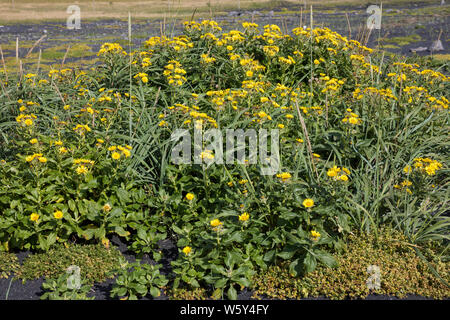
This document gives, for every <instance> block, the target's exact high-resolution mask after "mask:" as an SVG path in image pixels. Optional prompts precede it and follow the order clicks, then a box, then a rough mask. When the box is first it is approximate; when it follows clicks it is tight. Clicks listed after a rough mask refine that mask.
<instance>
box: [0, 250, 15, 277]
mask: <svg viewBox="0 0 450 320" xmlns="http://www.w3.org/2000/svg"><path fill="white" fill-rule="evenodd" d="M19 266H20V265H19V259H17V256H16V255H15V254H14V253H9V252H0V279H3V278H8V277H9V276H10V275H11V274H13V273H15V272H17V269H18V268H19Z"/></svg>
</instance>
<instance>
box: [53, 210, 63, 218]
mask: <svg viewBox="0 0 450 320" xmlns="http://www.w3.org/2000/svg"><path fill="white" fill-rule="evenodd" d="M53 216H54V217H55V219H62V217H63V213H62V211H60V210H58V211H55V213H54V214H53Z"/></svg>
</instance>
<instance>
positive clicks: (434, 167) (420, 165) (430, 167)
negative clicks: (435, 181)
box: [413, 158, 442, 176]
mask: <svg viewBox="0 0 450 320" xmlns="http://www.w3.org/2000/svg"><path fill="white" fill-rule="evenodd" d="M413 166H414V169H415V170H417V171H419V172H421V173H426V174H427V175H429V176H434V175H435V174H436V171H438V170H440V169H441V168H442V163H440V162H439V161H437V160H432V159H430V158H415V159H414V164H413Z"/></svg>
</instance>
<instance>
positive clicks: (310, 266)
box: [303, 252, 317, 272]
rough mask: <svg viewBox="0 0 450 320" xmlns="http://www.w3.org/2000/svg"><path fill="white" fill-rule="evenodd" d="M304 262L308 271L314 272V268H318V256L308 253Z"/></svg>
mask: <svg viewBox="0 0 450 320" xmlns="http://www.w3.org/2000/svg"><path fill="white" fill-rule="evenodd" d="M303 263H304V265H305V270H306V272H312V271H314V269H316V266H317V260H316V258H315V257H314V256H313V255H312V254H311V253H309V252H308V253H307V254H306V257H305V259H304V260H303Z"/></svg>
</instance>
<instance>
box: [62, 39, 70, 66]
mask: <svg viewBox="0 0 450 320" xmlns="http://www.w3.org/2000/svg"><path fill="white" fill-rule="evenodd" d="M69 50H70V45H68V46H67V50H66V53H65V54H64V57H63V59H62V61H61V67H60V69H62V67H63V65H64V62H65V61H66V57H67V54H68V53H69Z"/></svg>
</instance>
